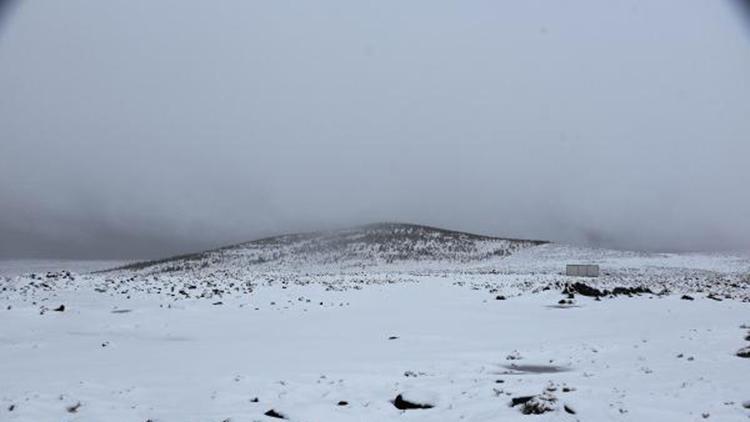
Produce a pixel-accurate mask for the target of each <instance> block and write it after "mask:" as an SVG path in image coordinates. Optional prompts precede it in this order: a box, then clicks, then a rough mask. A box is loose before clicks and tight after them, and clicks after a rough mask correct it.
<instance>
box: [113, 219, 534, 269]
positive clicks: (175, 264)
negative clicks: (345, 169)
mask: <svg viewBox="0 0 750 422" xmlns="http://www.w3.org/2000/svg"><path fill="white" fill-rule="evenodd" d="M544 243H546V242H543V241H534V240H520V239H504V238H497V237H490V236H482V235H476V234H470V233H463V232H457V231H450V230H444V229H439V228H435V227H427V226H420V225H414V224H396V223H380V224H371V225H367V226H361V227H355V228H351V229H345V230H337V231H331V232H316V233H303V234H291V235H283V236H276V237H270V238H265V239H260V240H255V241H252V242H247V243H241V244H238V245H233V246H228V247H224V248H220V249H216V250H211V251H206V252H201V253H196V254H191V255H185V256H178V257H173V258H167V259H163V260H157V261H149V262H141V263H135V264H132V265H128V266H125V267H122V268H120V270H126V271H128V272H134V273H137V274H149V275H151V274H163V273H174V274H187V273H190V274H191V275H193V276H194V277H199V278H201V277H205V276H207V275H209V274H212V272H214V271H227V270H229V271H233V272H235V273H236V272H241V271H242V270H246V271H252V272H257V271H269V270H279V269H283V270H290V271H314V272H320V271H347V270H353V269H364V268H367V269H376V270H384V269H389V268H390V269H397V268H401V269H402V268H403V267H404V266H405V265H406V266H408V265H414V264H423V265H427V266H429V265H430V264H433V265H437V266H441V267H444V268H448V267H454V266H455V265H461V264H466V263H476V262H481V261H484V260H487V259H489V258H492V257H505V256H508V255H511V254H512V253H514V252H516V251H518V250H521V249H524V248H528V247H531V246H537V245H541V244H544Z"/></svg>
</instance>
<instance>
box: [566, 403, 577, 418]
mask: <svg viewBox="0 0 750 422" xmlns="http://www.w3.org/2000/svg"><path fill="white" fill-rule="evenodd" d="M563 409H565V412H567V413H570V414H571V415H575V414H576V411H575V410H573V408H572V407H570V406H568V405H567V404H566V405H564V406H563Z"/></svg>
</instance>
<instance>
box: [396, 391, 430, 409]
mask: <svg viewBox="0 0 750 422" xmlns="http://www.w3.org/2000/svg"><path fill="white" fill-rule="evenodd" d="M391 403H393V405H394V406H395V407H396V409H399V410H411V409H432V408H433V407H435V406H433V405H432V404H430V403H415V402H412V401H408V400H404V397H403V396H402V395H401V394H399V395H398V396H396V398H395V399H394V400H393V401H392V402H391Z"/></svg>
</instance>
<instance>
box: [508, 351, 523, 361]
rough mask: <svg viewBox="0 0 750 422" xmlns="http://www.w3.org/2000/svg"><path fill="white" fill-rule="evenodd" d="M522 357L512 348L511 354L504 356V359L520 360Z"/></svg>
mask: <svg viewBox="0 0 750 422" xmlns="http://www.w3.org/2000/svg"><path fill="white" fill-rule="evenodd" d="M520 359H523V358H522V357H521V354H520V353H518V350H514V351H513V352H512V353H511V354H509V355H508V356H506V357H505V360H520Z"/></svg>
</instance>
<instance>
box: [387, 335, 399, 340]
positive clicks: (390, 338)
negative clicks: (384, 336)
mask: <svg viewBox="0 0 750 422" xmlns="http://www.w3.org/2000/svg"><path fill="white" fill-rule="evenodd" d="M397 339H398V336H390V337H388V340H397Z"/></svg>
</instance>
